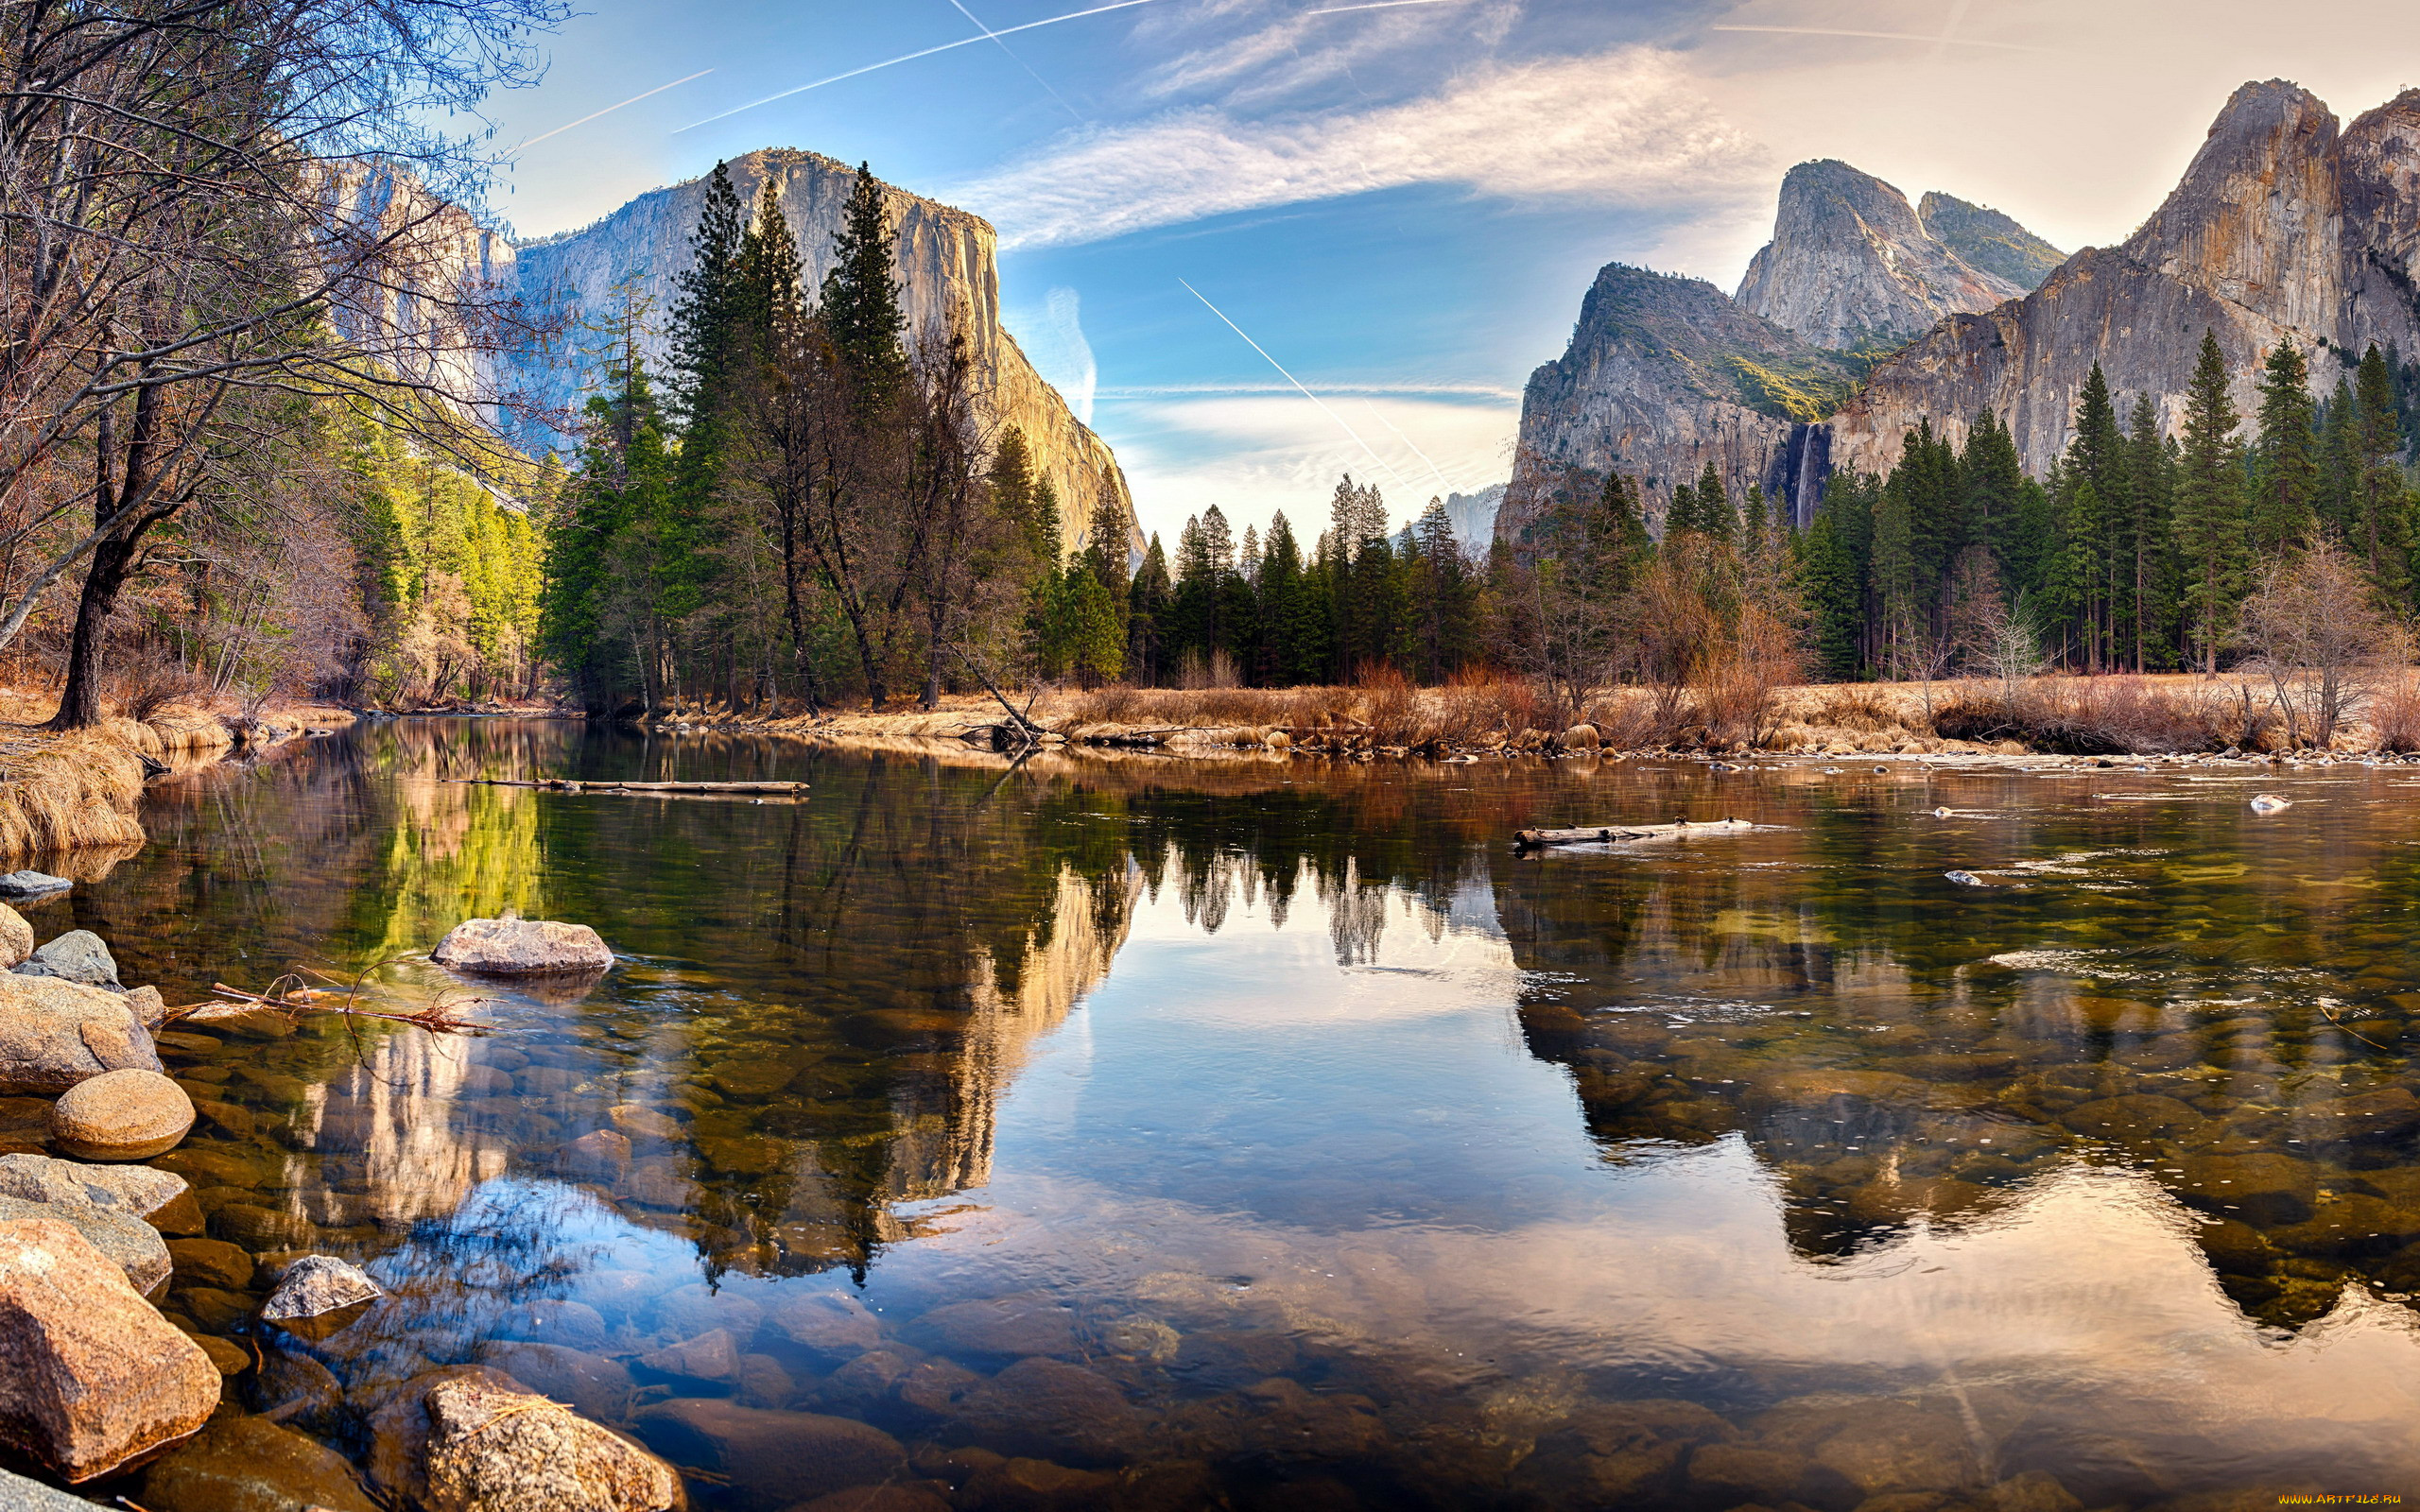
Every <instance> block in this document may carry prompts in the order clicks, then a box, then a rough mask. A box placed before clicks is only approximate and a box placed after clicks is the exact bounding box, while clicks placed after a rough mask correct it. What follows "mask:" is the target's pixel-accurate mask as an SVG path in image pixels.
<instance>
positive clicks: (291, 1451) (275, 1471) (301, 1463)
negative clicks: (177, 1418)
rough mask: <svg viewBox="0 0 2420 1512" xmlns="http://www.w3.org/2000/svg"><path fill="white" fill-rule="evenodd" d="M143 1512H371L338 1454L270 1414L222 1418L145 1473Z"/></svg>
mask: <svg viewBox="0 0 2420 1512" xmlns="http://www.w3.org/2000/svg"><path fill="white" fill-rule="evenodd" d="M139 1504H140V1505H142V1506H143V1507H145V1508H146V1509H147V1512H294V1509H300V1508H317V1509H321V1512H376V1507H377V1503H374V1502H372V1501H371V1500H370V1497H369V1495H368V1494H367V1493H366V1492H364V1491H363V1490H362V1488H361V1482H360V1481H359V1480H358V1479H357V1478H356V1477H355V1476H354V1472H353V1467H352V1466H351V1465H348V1464H347V1463H345V1458H344V1456H343V1455H341V1454H339V1453H337V1452H336V1451H335V1450H333V1449H330V1448H329V1447H328V1446H327V1445H325V1444H322V1443H320V1441H319V1440H318V1439H316V1438H312V1437H309V1436H307V1435H302V1434H299V1433H296V1432H295V1431H294V1430H293V1429H291V1428H288V1427H286V1426H285V1424H283V1423H279V1422H275V1421H272V1420H271V1419H269V1418H268V1417H223V1418H221V1419H219V1420H218V1421H216V1422H215V1423H212V1424H211V1425H210V1427H209V1429H208V1430H207V1431H206V1432H204V1433H203V1434H202V1435H200V1436H199V1437H198V1438H196V1439H194V1440H193V1441H192V1442H191V1443H188V1444H183V1445H181V1446H179V1447H178V1448H177V1449H175V1450H173V1451H171V1452H169V1453H168V1454H167V1455H166V1456H165V1457H164V1458H163V1459H161V1460H160V1461H159V1462H158V1463H157V1464H155V1465H153V1466H151V1467H150V1468H149V1469H147V1470H145V1471H144V1473H143V1490H142V1492H141V1494H140V1501H139Z"/></svg>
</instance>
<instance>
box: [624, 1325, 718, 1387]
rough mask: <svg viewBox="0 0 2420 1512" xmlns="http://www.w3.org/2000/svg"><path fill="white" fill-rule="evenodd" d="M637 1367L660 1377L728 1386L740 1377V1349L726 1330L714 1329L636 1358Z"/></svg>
mask: <svg viewBox="0 0 2420 1512" xmlns="http://www.w3.org/2000/svg"><path fill="white" fill-rule="evenodd" d="M639 1364H640V1365H642V1366H646V1367H647V1368H648V1369H649V1370H651V1371H653V1372H655V1373H656V1374H657V1375H661V1376H673V1377H676V1378H679V1379H682V1380H686V1381H703V1382H707V1383H713V1384H716V1385H724V1384H728V1383H731V1382H732V1381H734V1380H735V1379H736V1378H737V1377H738V1375H739V1347H738V1346H737V1345H736V1344H735V1343H734V1342H733V1340H732V1337H731V1331H730V1330H728V1329H716V1330H714V1331H713V1332H707V1333H701V1334H700V1335H698V1336H697V1337H696V1338H694V1339H689V1340H686V1341H684V1342H683V1343H680V1344H674V1345H669V1346H667V1347H666V1348H664V1349H657V1350H655V1351H654V1352H653V1353H651V1354H643V1355H641V1356H639Z"/></svg>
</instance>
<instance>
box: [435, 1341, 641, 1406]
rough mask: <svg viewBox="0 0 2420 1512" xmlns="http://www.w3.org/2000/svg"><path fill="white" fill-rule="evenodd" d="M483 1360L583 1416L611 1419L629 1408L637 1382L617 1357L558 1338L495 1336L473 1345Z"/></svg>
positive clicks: (475, 1353) (474, 1352)
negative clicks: (571, 1346)
mask: <svg viewBox="0 0 2420 1512" xmlns="http://www.w3.org/2000/svg"><path fill="white" fill-rule="evenodd" d="M473 1354H474V1357H475V1359H476V1360H477V1361H478V1363H479V1364H481V1365H483V1366H490V1367H491V1368H493V1369H497V1370H501V1371H503V1372H504V1373H505V1374H506V1375H509V1376H510V1377H512V1378H513V1379H514V1380H516V1381H520V1382H522V1383H525V1384H527V1386H528V1387H529V1389H530V1390H532V1391H535V1392H537V1393H538V1394H540V1395H541V1396H546V1397H552V1398H554V1399H555V1400H557V1401H561V1402H566V1403H568V1404H569V1405H570V1406H571V1408H572V1410H573V1411H575V1412H577V1413H579V1415H580V1416H581V1417H595V1418H596V1419H598V1420H600V1421H605V1422H612V1421H614V1420H616V1419H618V1418H620V1417H621V1416H622V1415H623V1414H624V1413H626V1412H628V1411H629V1410H630V1405H631V1392H632V1391H634V1390H636V1389H637V1385H636V1383H634V1382H632V1381H631V1373H630V1371H628V1370H626V1369H624V1368H623V1367H622V1366H621V1363H620V1362H619V1361H614V1360H608V1359H606V1358H604V1357H603V1356H601V1355H595V1354H589V1353H586V1352H585V1351H582V1350H579V1349H566V1348H564V1347H563V1346H562V1345H560V1344H527V1343H523V1342H520V1341H518V1340H510V1339H494V1340H490V1341H488V1342H487V1343H484V1344H481V1345H480V1346H478V1348H477V1349H475V1350H474V1351H473Z"/></svg>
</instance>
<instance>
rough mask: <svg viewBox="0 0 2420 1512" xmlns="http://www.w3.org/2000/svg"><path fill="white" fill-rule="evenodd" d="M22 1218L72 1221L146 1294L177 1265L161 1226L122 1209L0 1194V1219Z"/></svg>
mask: <svg viewBox="0 0 2420 1512" xmlns="http://www.w3.org/2000/svg"><path fill="white" fill-rule="evenodd" d="M19 1218H47V1219H51V1220H53V1221H55V1222H58V1223H63V1224H67V1225H69V1226H70V1227H72V1228H73V1229H75V1230H76V1231H77V1232H78V1233H79V1234H82V1235H83V1236H84V1242H85V1243H86V1244H89V1245H91V1246H93V1247H94V1248H95V1249H97V1250H99V1251H100V1252H101V1253H102V1254H104V1255H107V1256H108V1257H109V1258H110V1259H111V1260H112V1261H113V1262H115V1263H116V1264H117V1267H118V1268H119V1269H120V1270H122V1271H124V1272H126V1279H127V1280H128V1282H129V1283H130V1284H131V1285H132V1286H133V1288H134V1289H135V1290H136V1291H138V1292H141V1293H142V1294H143V1295H144V1296H146V1297H148V1296H150V1295H151V1294H152V1293H153V1292H156V1291H158V1290H159V1289H160V1283H161V1282H163V1281H164V1280H167V1279H168V1273H169V1271H170V1270H171V1269H172V1268H173V1266H172V1263H171V1262H170V1260H169V1258H168V1242H167V1241H166V1240H164V1239H163V1238H161V1237H160V1230H158V1229H154V1228H152V1227H151V1226H150V1225H149V1224H147V1223H145V1222H144V1221H143V1220H142V1219H141V1218H140V1217H138V1216H136V1215H135V1214H133V1213H131V1212H128V1211H124V1210H122V1209H118V1208H99V1207H95V1206H94V1205H93V1204H91V1203H89V1202H25V1201H21V1200H20V1199H18V1198H16V1197H0V1223H7V1222H11V1221H14V1220H16V1219H19Z"/></svg>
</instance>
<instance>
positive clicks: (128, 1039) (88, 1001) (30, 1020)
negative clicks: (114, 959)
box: [0, 971, 161, 1096]
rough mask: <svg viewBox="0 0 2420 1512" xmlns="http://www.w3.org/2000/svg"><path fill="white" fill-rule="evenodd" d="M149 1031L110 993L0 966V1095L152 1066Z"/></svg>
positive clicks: (58, 1087) (57, 1088)
mask: <svg viewBox="0 0 2420 1512" xmlns="http://www.w3.org/2000/svg"><path fill="white" fill-rule="evenodd" d="M160 1069H161V1067H160V1055H159V1052H158V1051H157V1050H155V1049H154V1048H153V1047H152V1044H151V1032H150V1031H149V1030H147V1029H146V1028H144V1027H143V1025H142V1024H140V1023H138V1022H135V1018H134V1015H133V1014H132V1013H131V1012H130V1011H129V1010H128V1008H127V1005H126V999H125V998H123V997H121V996H120V995H118V994H117V993H115V992H106V991H103V990H102V989H101V988H96V987H84V986H81V985H79V984H78V983H74V982H61V981H59V980H58V979H56V978H53V977H42V976H24V975H20V974H19V973H17V972H15V971H0V1095H9V1096H14V1095H20V1094H24V1093H27V1092H43V1093H51V1094H56V1093H59V1092H63V1091H67V1090H68V1089H69V1088H71V1087H74V1086H76V1085H77V1084H78V1083H79V1082H85V1081H90V1080H92V1079H93V1078H94V1077H95V1076H98V1075H100V1074H103V1073H105V1072H112V1071H149V1072H158V1071H159V1070H160Z"/></svg>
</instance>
